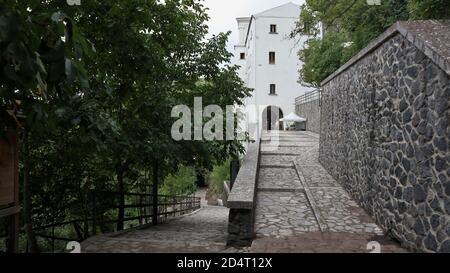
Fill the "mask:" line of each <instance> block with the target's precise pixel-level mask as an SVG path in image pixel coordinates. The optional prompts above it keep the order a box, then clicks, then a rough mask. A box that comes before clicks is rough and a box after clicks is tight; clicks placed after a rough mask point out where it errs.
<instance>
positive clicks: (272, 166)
mask: <svg viewBox="0 0 450 273" xmlns="http://www.w3.org/2000/svg"><path fill="white" fill-rule="evenodd" d="M259 168H260V169H261V168H265V169H294V168H295V167H294V165H260V166H259Z"/></svg>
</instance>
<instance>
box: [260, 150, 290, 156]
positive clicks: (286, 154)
mask: <svg viewBox="0 0 450 273" xmlns="http://www.w3.org/2000/svg"><path fill="white" fill-rule="evenodd" d="M261 155H279V156H298V154H289V153H272V152H264V151H261Z"/></svg>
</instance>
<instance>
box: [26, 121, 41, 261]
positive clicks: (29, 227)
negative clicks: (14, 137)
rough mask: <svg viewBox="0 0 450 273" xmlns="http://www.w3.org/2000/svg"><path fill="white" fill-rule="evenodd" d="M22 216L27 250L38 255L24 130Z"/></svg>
mask: <svg viewBox="0 0 450 273" xmlns="http://www.w3.org/2000/svg"><path fill="white" fill-rule="evenodd" d="M22 143H23V154H22V160H23V214H24V226H25V232H26V235H27V240H28V250H29V251H30V252H31V253H39V252H40V249H39V245H38V243H37V240H36V236H35V235H34V231H33V217H32V215H33V214H32V204H31V186H30V180H29V177H30V170H29V158H28V156H29V150H28V132H27V131H26V130H25V132H24V136H23V142H22Z"/></svg>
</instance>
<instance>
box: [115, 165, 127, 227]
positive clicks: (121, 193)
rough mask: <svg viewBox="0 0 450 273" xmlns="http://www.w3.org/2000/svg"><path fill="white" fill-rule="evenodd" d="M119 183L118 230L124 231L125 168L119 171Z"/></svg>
mask: <svg viewBox="0 0 450 273" xmlns="http://www.w3.org/2000/svg"><path fill="white" fill-rule="evenodd" d="M117 183H118V191H119V215H118V219H117V230H118V231H120V230H123V222H124V218H125V185H124V183H123V168H119V169H118V170H117Z"/></svg>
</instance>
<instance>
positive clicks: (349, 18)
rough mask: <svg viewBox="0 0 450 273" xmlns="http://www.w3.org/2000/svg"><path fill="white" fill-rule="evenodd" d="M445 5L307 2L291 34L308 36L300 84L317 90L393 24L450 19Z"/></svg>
mask: <svg viewBox="0 0 450 273" xmlns="http://www.w3.org/2000/svg"><path fill="white" fill-rule="evenodd" d="M445 2H448V1H445V0H442V1H441V0H426V1H422V0H420V1H419V0H384V1H381V5H368V4H367V1H366V0H351V1H348V0H336V1H329V0H307V1H306V4H304V5H303V6H302V8H301V12H300V20H299V23H298V24H297V27H296V29H295V30H294V32H293V33H292V35H291V36H295V35H297V34H302V35H308V36H309V40H308V42H307V43H306V44H305V48H304V49H302V50H301V51H300V53H299V56H300V59H301V60H302V61H303V62H304V63H305V66H304V67H303V68H302V70H301V71H300V81H301V82H303V83H305V84H307V85H313V86H316V87H318V86H319V85H320V82H321V81H323V80H324V79H325V78H326V77H327V76H329V75H330V74H332V73H333V72H334V71H335V70H336V69H337V68H339V67H340V66H342V65H343V64H345V63H346V62H347V61H348V60H349V59H350V58H351V57H352V56H354V55H355V54H356V53H358V52H359V51H360V50H361V49H363V48H364V47H365V46H367V45H368V44H369V42H370V41H372V40H373V39H375V38H376V37H378V36H379V35H380V34H381V33H382V32H383V31H385V30H386V29H387V28H388V27H390V26H391V25H392V24H393V23H395V22H396V21H402V20H409V19H445V18H447V19H448V18H450V10H449V5H448V3H445ZM321 34H322V35H321Z"/></svg>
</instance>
